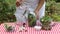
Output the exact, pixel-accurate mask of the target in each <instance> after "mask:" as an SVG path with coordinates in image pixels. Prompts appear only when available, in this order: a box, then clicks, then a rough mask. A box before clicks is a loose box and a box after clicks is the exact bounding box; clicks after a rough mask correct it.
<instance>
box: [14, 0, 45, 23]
mask: <svg viewBox="0 0 60 34" xmlns="http://www.w3.org/2000/svg"><path fill="white" fill-rule="evenodd" d="M16 6H17V7H16V12H15V16H16V18H17V21H18V22H25V21H26V19H25V17H24V16H23V14H24V12H25V10H28V11H30V12H33V13H35V15H36V19H37V20H39V19H40V18H42V17H43V16H44V15H45V0H17V1H16Z"/></svg>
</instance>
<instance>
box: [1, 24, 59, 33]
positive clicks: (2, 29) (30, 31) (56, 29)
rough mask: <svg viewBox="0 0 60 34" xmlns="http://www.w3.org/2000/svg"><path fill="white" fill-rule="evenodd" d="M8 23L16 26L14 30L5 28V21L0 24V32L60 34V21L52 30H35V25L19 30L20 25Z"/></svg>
mask: <svg viewBox="0 0 60 34" xmlns="http://www.w3.org/2000/svg"><path fill="white" fill-rule="evenodd" d="M7 24H8V25H12V26H14V27H15V31H14V32H7V31H6V30H5V28H4V23H3V24H1V25H0V34H60V23H56V24H55V26H54V27H52V29H51V30H50V31H45V30H39V31H37V30H35V29H34V28H33V27H28V26H27V27H26V29H25V30H27V31H25V30H23V31H22V32H19V26H18V25H16V24H15V23H7Z"/></svg>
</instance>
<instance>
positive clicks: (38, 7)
mask: <svg viewBox="0 0 60 34" xmlns="http://www.w3.org/2000/svg"><path fill="white" fill-rule="evenodd" d="M44 1H45V0H40V1H39V3H38V6H37V7H36V9H35V13H37V12H38V13H39V10H40V9H41V7H42V6H43V4H44Z"/></svg>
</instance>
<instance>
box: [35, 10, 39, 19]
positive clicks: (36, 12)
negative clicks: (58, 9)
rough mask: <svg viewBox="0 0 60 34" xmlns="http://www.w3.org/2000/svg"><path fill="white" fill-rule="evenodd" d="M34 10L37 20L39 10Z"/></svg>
mask: <svg viewBox="0 0 60 34" xmlns="http://www.w3.org/2000/svg"><path fill="white" fill-rule="evenodd" d="M34 12H35V15H36V19H37V20H38V19H39V12H38V11H34Z"/></svg>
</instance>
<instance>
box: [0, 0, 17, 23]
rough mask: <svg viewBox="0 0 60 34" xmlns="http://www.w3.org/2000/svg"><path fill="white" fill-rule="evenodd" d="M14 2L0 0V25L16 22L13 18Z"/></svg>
mask: <svg viewBox="0 0 60 34" xmlns="http://www.w3.org/2000/svg"><path fill="white" fill-rule="evenodd" d="M15 2H16V0H0V23H2V22H14V21H16V18H15V16H14V12H15V10H16V5H15Z"/></svg>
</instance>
